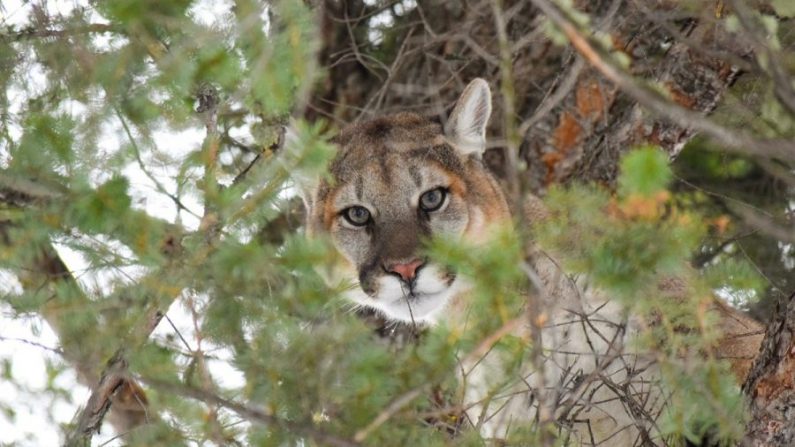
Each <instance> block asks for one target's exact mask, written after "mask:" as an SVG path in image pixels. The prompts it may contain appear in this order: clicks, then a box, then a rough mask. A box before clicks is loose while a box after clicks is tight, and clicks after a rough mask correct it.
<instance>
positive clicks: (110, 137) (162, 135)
mask: <svg viewBox="0 0 795 447" xmlns="http://www.w3.org/2000/svg"><path fill="white" fill-rule="evenodd" d="M45 3H46V5H47V8H48V9H49V10H50V11H51V12H52V13H54V14H55V13H62V14H67V13H68V12H69V11H71V10H72V9H73V8H74V7H75V6H77V5H84V4H86V3H87V2H86V1H85V0H80V1H68V0H53V1H46V2H45ZM230 3H231V2H229V1H213V0H202V1H200V2H198V3H197V4H196V5H195V6H194V7H193V8H192V10H191V12H192V13H193V14H194V15H195V16H196V17H197V19H198V20H199V21H200V22H202V23H204V24H212V23H216V22H217V20H218V19H219V18H220V17H222V16H225V15H228V14H229V11H230ZM30 11H31V5H30V3H29V2H23V1H20V0H11V1H8V0H2V1H1V2H0V23H2V24H3V25H8V24H15V25H24V24H25V23H26V22H27V20H28V15H29V13H30ZM92 20H93V21H94V22H96V23H102V22H105V21H104V20H103V19H102V18H101V17H99V16H97V17H94V18H93V19H92ZM97 42H98V43H101V44H103V45H113V42H111V41H109V40H108V39H107V38H106V37H105V36H97ZM35 68H36V67H34V70H33V72H31V73H28V76H27V78H28V79H27V80H26V81H27V82H29V83H30V84H28V85H25V86H20V88H19V89H18V90H17V93H18V95H17V97H16V100H17V101H21V100H23V99H24V95H23V92H24V90H28V91H30V90H35V88H36V84H37V83H42V82H43V74H42V73H40V72H38V73H37V70H36V69H35ZM19 107H20V105H19V103H17V104H15V105H12V110H11V112H12V113H14V112H15V111H18V110H19ZM81 108H82V109H85V106H84V105H82V104H80V103H74V104H71V105H70V110H69V112H70V113H73V114H75V115H79V113H80V111H81V110H82V109H81ZM14 109H16V110H14ZM105 127H106V128H105V129H104V133H103V135H102V137H101V139H100V142H99V143H100V144H99V146H100V147H102V148H119V147H120V146H122V144H123V143H124V142H125V141H126V140H127V138H126V135H125V134H124V133H123V130H122V128H121V125H120V123H115V124H114V125H108V126H105ZM11 130H12V133H15V134H16V136H18V135H20V134H21V129H13V128H12V129H11ZM201 130H202V129H201V127H200V126H197V127H195V128H189V129H187V130H174V129H170V128H167V127H165V126H164V127H163V128H162V129H159V130H157V131H155V132H154V133H153V139H154V144H155V145H156V146H157V147H156V148H151V147H150V148H146V149H148V151H147V153H149V152H151V151H153V150H154V151H157V150H159V149H162V148H167V150H168V154H169V155H170V156H172V157H180V156H184V155H186V154H188V153H190V152H193V151H196V150H198V149H199V148H200V147H201V143H202V140H203V137H204V134H203V132H202V131H201ZM133 132H134V129H133ZM7 157H8V154H7V150H6V149H5V148H4V147H2V146H0V166H3V165H5V164H6V163H7V162H8V158H7ZM222 161H223V160H222ZM145 163H146V165H147V168H148V170H149V171H150V173H151V174H152V175H153V176H154V177H155V178H157V180H158V181H159V182H160V183H161V184H162V185H164V186H165V188H166V189H167V190H168V191H169V192H172V193H173V192H175V191H176V184H175V182H174V180H173V179H174V178H175V176H176V172H174V171H173V170H170V169H167V168H164V167H162V165H161V164H159V163H157V162H156V160H153V159H152V157H149V158H146V159H145ZM123 174H124V175H125V176H126V177H127V178H128V179H129V180H130V193H131V195H132V197H133V204H134V205H133V206H136V207H139V208H141V209H145V210H146V211H147V212H148V213H149V214H150V215H153V216H156V217H159V218H162V219H165V220H168V221H170V222H175V221H176V219H177V210H176V207H175V205H174V203H173V202H172V201H171V199H170V198H168V197H167V196H165V195H163V194H160V193H158V192H157V190H156V188H155V185H154V184H153V182H152V181H151V180H150V179H149V178H147V177H146V176H145V175H144V173H143V171H142V170H141V169H140V167H139V166H138V165H137V164H136V163H131V164H129V165H128V166H126V167H125V168H124V170H123ZM96 180H97V181H99V180H101V179H96ZM181 199H183V201H184V202H185V203H186V205H187V206H188V207H189V208H191V209H192V210H194V211H195V212H197V213H198V214H201V210H202V207H201V204H200V203H199V201H198V200H197V198H195V197H189V196H188V197H181ZM180 223H181V224H182V225H183V226H185V227H186V228H188V229H189V230H190V229H195V228H196V227H197V226H198V220H197V219H196V218H195V217H193V216H191V215H190V214H188V213H184V212H183V213H181V215H180ZM95 239H97V240H98V242H99V243H103V244H106V245H109V246H111V247H114V251H116V252H124V251H129V250H128V249H127V248H126V247H124V246H123V245H122V244H120V243H118V242H115V241H113V240H108V239H104V240H103V239H101V238H95ZM54 242H55V246H56V249H57V250H58V252H59V253H60V255H61V257H62V258H63V260H64V262H65V263H66V264H67V266H68V267H69V269H70V270H71V271H72V272H73V273H74V274H75V276H76V278H77V279H78V281H79V282H80V284H81V286H82V288H83V289H84V290H85V291H87V292H89V293H91V291H104V292H106V291H107V290H106V289H107V288H109V287H111V286H110V285H109V284H110V283H111V282H112V281H119V280H127V281H129V280H131V279H130V278H135V277H138V276H140V275H142V274H143V273H144V271H143V269H141V268H139V267H127V268H124V269H123V271H114V270H109V269H102V270H96V269H91V268H89V267H90V266H89V265H88V263H87V262H86V260H85V259H84V258H83V257H82V256H81V254H80V253H78V252H76V251H74V250H72V249H70V248H68V247H66V246H64V245H63V244H59V243H58V241H54ZM20 290H21V286H20V285H19V283H18V281H17V280H16V278H15V277H14V275H13V274H10V273H9V272H7V271H2V270H0V294H2V293H14V292H16V293H18V292H19V291H20ZM199 299H201V297H199ZM167 315H168V316H169V318H170V319H171V320H172V321H173V322H174V324H175V326H176V327H177V328H178V330H179V331H180V333H181V334H182V335H183V336H184V337H185V338H186V339H187V341H188V343H189V344H190V345H191V347H192V348H195V347H196V344H195V339H194V337H193V334H194V331H193V322H192V319H191V317H190V313H189V312H188V311H187V310H186V309H185V307H184V305H183V303H182V302H181V301H180V300H177V301H175V303H174V304H173V305H172V307H171V308H170V309H169V311H168V313H167ZM169 335H171V336H173V335H175V334H174V329H173V328H172V327H171V326H170V325H169V324H168V322H167V321H166V320H164V321H163V322H161V324H160V326H159V327H158V328H157V329H156V330H155V332H154V334H153V336H152V339H153V340H159V341H160V342H163V343H165V340H166V338H167V337H168V336H169ZM171 338H172V339H174V338H175V337H171ZM176 339H177V340H178V337H176ZM47 347H49V348H57V347H58V339H57V337H56V336H55V334H54V333H53V332H52V330H51V329H50V328H49V326H47V324H46V323H45V322H44V321H43V320H42V319H41V318H40V317H38V316H37V315H35V314H31V315H30V316H29V317H26V318H18V317H14V314H13V311H12V310H11V309H10V308H9V307H8V306H7V305H5V304H0V371H2V364H3V362H6V361H10V364H11V365H12V369H11V374H12V376H13V380H12V381H11V382H9V381H5V380H4V379H2V378H0V410H2V409H4V408H11V409H13V410H14V412H15V416H14V418H13V419H11V418H9V417H8V416H7V415H6V414H5V412H3V411H0V444H9V445H17V446H44V445H59V444H60V443H61V442H62V441H63V440H62V439H61V430H60V427H59V424H63V423H68V422H70V421H71V420H73V418H74V416H75V414H76V412H77V411H78V409H79V406H81V405H84V404H85V402H86V400H87V399H88V395H89V392H88V389H87V388H85V387H83V386H81V385H80V384H78V383H77V379H76V376H75V373H74V371H73V369H72V368H71V367H70V365H68V364H65V363H64V362H63V359H62V358H61V357H60V356H59V355H58V354H57V353H54V352H52V351H50V350H48V349H47ZM203 347H204V348H205V351H207V350H210V349H212V348H213V347H212V346H209V345H208V344H207V343H206V342H204V343H203ZM183 350H184V348H183ZM212 354H213V356H214V357H217V358H220V359H228V358H229V356H230V353H229V352H228V351H226V352H225V351H219V350H214V351H213V352H212ZM48 364H52V365H58V368H60V369H63V372H61V373H59V374H57V375H56V376H55V379H54V382H53V383H54V385H55V386H56V387H57V388H61V389H64V390H66V397H57V398H54V397H52V396H51V395H50V394H47V393H45V392H44V390H45V389H46V385H47V381H48V366H47V365H48ZM209 366H210V371H211V373H212V375H213V377H214V378H215V379H216V380H217V382H218V383H219V384H221V385H222V386H239V385H241V384H242V383H243V377H242V374H241V373H240V372H239V371H236V370H234V369H233V368H232V367H231V366H229V364H228V363H226V362H223V361H210V362H209ZM50 414H51V415H52V418H50ZM113 435H114V433H113V430H112V428H111V427H110V425H109V424H107V423H106V424H104V426H103V429H102V433H101V434H100V435H97V436H95V437H94V439H93V445H95V446H99V445H107V446H113V445H121V443H120V442H118V441H110V442H108V441H109V440H110V439H111V438H112V436H113Z"/></svg>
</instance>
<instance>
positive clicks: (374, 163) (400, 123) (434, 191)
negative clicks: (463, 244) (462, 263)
mask: <svg viewBox="0 0 795 447" xmlns="http://www.w3.org/2000/svg"><path fill="white" fill-rule="evenodd" d="M490 114H491V93H490V91H489V87H488V84H487V83H486V82H485V81H484V80H482V79H475V80H474V81H472V82H471V83H470V84H469V85H468V86H467V88H466V89H465V90H464V93H463V94H462V95H461V97H460V98H459V100H458V102H457V103H456V106H455V108H454V109H453V112H452V113H451V115H450V118H449V120H448V122H447V124H446V125H445V126H442V125H440V124H439V123H437V122H434V121H432V120H429V119H426V118H423V117H420V116H418V115H416V114H413V113H400V114H397V115H390V116H385V117H382V118H378V119H374V120H372V121H367V122H362V123H358V124H353V125H350V126H348V127H346V128H345V129H343V130H342V131H341V132H340V134H339V135H338V136H337V137H335V138H334V139H333V140H332V141H333V142H334V143H335V144H336V146H337V148H338V153H337V156H336V158H335V159H334V161H333V162H332V163H331V165H330V173H331V177H332V178H333V179H332V181H326V180H321V181H317V182H314V184H311V185H304V186H303V197H304V201H305V204H306V207H307V232H308V234H309V235H310V236H311V235H316V234H321V233H325V234H328V235H330V237H331V240H332V241H333V243H334V245H335V247H336V248H337V250H338V251H339V253H340V254H341V255H342V256H341V257H340V258H341V260H342V261H341V265H339V266H336V267H335V272H334V273H333V274H332V276H333V278H331V279H332V280H333V281H338V280H340V279H350V280H352V282H353V283H356V284H358V286H357V287H355V288H353V289H351V290H349V292H348V293H347V296H348V297H349V298H350V299H352V300H353V301H354V302H356V303H357V304H360V305H363V306H367V307H370V308H375V309H377V310H379V311H380V312H381V313H383V314H384V315H385V316H386V317H387V318H390V319H392V320H399V321H414V322H425V323H429V322H430V323H432V322H434V321H436V320H438V319H439V316H440V313H442V311H443V310H444V308H445V306H446V305H447V304H448V302H449V301H450V299H451V298H452V297H453V296H455V295H457V294H458V293H460V292H461V291H462V289H463V288H464V287H465V286H464V281H463V280H462V279H461V278H458V277H456V274H455V272H453V271H451V270H450V269H449V268H447V267H445V266H444V265H441V264H437V263H434V262H429V261H428V260H427V259H426V258H425V257H423V255H422V254H421V242H422V241H423V240H425V239H426V238H429V237H431V236H433V235H440V234H443V235H447V236H452V237H460V238H463V239H466V240H468V241H475V242H477V241H478V240H480V239H482V237H483V236H484V235H485V233H486V231H487V229H488V227H489V226H491V225H493V224H495V223H498V222H504V221H505V219H507V218H508V217H509V212H508V206H507V205H506V202H505V198H504V196H503V194H502V191H501V190H500V187H499V185H498V183H497V182H496V181H495V179H494V178H493V177H492V176H491V174H490V173H489V172H488V171H487V169H486V167H485V166H484V165H483V162H482V160H481V155H482V153H483V151H484V149H485V131H486V123H487V121H488V118H489V115H490Z"/></svg>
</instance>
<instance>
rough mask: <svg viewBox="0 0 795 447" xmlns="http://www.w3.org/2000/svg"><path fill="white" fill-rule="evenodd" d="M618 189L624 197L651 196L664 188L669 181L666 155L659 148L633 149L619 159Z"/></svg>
mask: <svg viewBox="0 0 795 447" xmlns="http://www.w3.org/2000/svg"><path fill="white" fill-rule="evenodd" d="M620 168H621V175H620V176H619V178H618V191H619V194H621V195H623V196H624V197H628V196H631V195H633V194H638V195H642V196H651V195H653V194H655V193H657V192H659V191H662V190H664V189H665V188H666V187H667V186H668V182H670V181H671V168H670V167H669V166H668V157H666V156H665V153H664V152H663V151H661V150H659V148H656V147H643V148H638V149H635V150H634V151H632V152H630V153H629V154H628V155H626V156H625V157H623V158H622V159H621V164H620Z"/></svg>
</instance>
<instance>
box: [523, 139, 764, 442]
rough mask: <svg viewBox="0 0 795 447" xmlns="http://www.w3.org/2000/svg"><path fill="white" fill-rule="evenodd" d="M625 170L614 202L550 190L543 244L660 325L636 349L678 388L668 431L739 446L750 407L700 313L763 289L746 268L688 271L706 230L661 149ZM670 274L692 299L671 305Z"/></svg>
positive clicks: (578, 190) (639, 154) (631, 160)
mask: <svg viewBox="0 0 795 447" xmlns="http://www.w3.org/2000/svg"><path fill="white" fill-rule="evenodd" d="M621 169H622V170H621V175H620V177H619V179H618V184H619V191H618V194H617V196H615V197H611V196H610V195H608V194H607V193H606V192H605V191H603V190H599V189H594V188H589V187H584V186H573V187H570V188H568V189H562V188H554V189H553V190H552V191H550V194H549V195H548V197H547V199H546V202H547V204H548V206H549V208H550V211H551V213H552V216H553V217H552V219H550V220H548V221H547V222H544V223H542V224H540V225H538V226H537V228H536V229H535V232H536V235H537V237H538V240H539V242H540V244H541V245H542V246H543V247H544V248H546V249H548V250H549V251H551V252H553V253H556V254H558V255H559V256H560V258H561V259H563V261H564V263H565V265H566V266H567V268H569V269H571V270H572V271H574V272H582V273H587V274H588V275H589V277H590V278H592V279H593V280H594V281H595V282H596V283H597V284H598V285H600V286H601V287H603V288H605V289H606V290H608V291H610V293H612V294H614V295H615V296H616V297H618V298H620V299H622V301H623V302H624V304H625V306H628V307H631V308H632V309H633V310H634V312H635V313H636V314H637V315H643V316H646V318H649V319H650V320H651V321H659V323H657V324H655V325H651V326H650V327H649V329H648V330H647V331H646V333H644V334H642V335H641V337H640V338H639V340H637V342H638V343H639V346H641V349H643V350H652V351H654V352H657V355H658V356H659V362H660V364H661V365H662V370H663V378H664V384H665V386H666V387H668V389H670V390H671V391H672V393H671V396H673V397H672V399H673V401H672V405H671V407H670V408H668V409H667V410H666V413H665V417H664V419H663V421H661V430H662V432H663V433H664V434H666V435H674V434H677V435H682V436H684V437H685V438H687V439H689V440H691V441H694V442H695V441H698V440H699V439H701V436H703V435H705V434H706V433H709V434H710V435H711V436H713V437H714V438H715V439H719V440H723V441H725V442H730V441H731V440H736V439H738V438H739V437H740V436H742V434H743V432H742V428H741V427H742V425H738V422H737V421H741V420H743V417H744V416H743V412H744V408H743V403H742V402H743V400H742V397H741V395H740V394H739V390H738V389H737V386H736V384H735V382H734V380H733V378H732V376H731V374H730V373H729V372H727V365H726V364H725V363H723V362H718V361H715V360H713V359H703V357H701V356H700V354H699V353H700V352H702V350H703V349H707V348H706V347H707V346H708V345H709V343H712V342H713V341H714V340H715V337H716V336H717V334H716V332H715V330H714V328H713V326H712V325H711V324H709V323H708V321H709V317H707V316H704V315H703V311H702V310H700V309H703V308H704V306H705V305H708V303H709V300H710V299H711V294H712V292H711V290H718V291H722V292H723V293H724V294H725V293H727V291H733V292H734V293H742V294H746V295H748V294H750V295H753V294H755V293H758V291H759V289H760V287H761V286H762V284H761V283H760V281H759V277H758V275H757V274H756V273H755V272H753V271H752V269H751V267H750V266H749V265H748V264H747V263H746V262H738V261H732V262H722V263H718V264H716V265H714V266H712V267H710V268H709V269H707V271H706V274H705V275H704V277H703V278H702V279H699V278H696V277H695V276H694V275H693V274H692V272H690V271H689V270H688V269H687V268H686V264H685V260H686V259H687V258H688V257H689V256H690V254H691V253H693V252H694V251H695V250H696V249H697V248H698V247H699V244H700V243H701V240H702V239H703V236H704V234H705V226H704V224H703V223H702V222H703V219H701V218H700V217H699V216H698V215H697V214H694V213H693V212H692V211H689V210H687V209H683V208H682V207H681V206H678V205H677V204H676V202H675V201H673V200H672V196H671V193H670V192H669V191H668V190H667V189H665V188H666V185H667V184H668V182H669V181H670V178H671V171H670V169H669V168H668V166H667V160H666V159H665V156H664V155H663V154H662V152H661V151H657V150H655V149H653V148H643V149H639V150H636V151H633V152H630V153H629V154H628V155H626V156H625V157H624V158H623V159H622V161H621ZM723 175H726V174H723ZM671 277H679V278H682V279H684V280H685V281H686V282H687V283H688V284H689V286H688V291H687V292H686V295H685V296H679V295H681V292H675V290H677V289H676V288H674V292H673V294H674V296H675V298H674V299H672V298H671V294H672V292H671V291H670V290H667V287H666V286H664V284H667V283H669V281H670V280H669V278H671ZM710 289H711V290H710ZM683 356H684V358H683ZM684 365H687V367H685V366H684Z"/></svg>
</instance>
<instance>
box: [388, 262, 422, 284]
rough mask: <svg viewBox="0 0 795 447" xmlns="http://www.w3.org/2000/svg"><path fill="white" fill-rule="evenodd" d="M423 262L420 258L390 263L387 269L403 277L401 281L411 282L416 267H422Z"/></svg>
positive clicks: (415, 272)
mask: <svg viewBox="0 0 795 447" xmlns="http://www.w3.org/2000/svg"><path fill="white" fill-rule="evenodd" d="M423 264H425V262H423V261H422V260H421V259H415V260H413V261H411V262H407V263H405V264H392V265H391V266H390V267H389V271H390V272H392V273H397V274H398V275H400V277H401V278H403V281H406V282H411V280H412V279H414V276H416V274H417V269H419V268H420V267H422V265H423Z"/></svg>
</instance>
